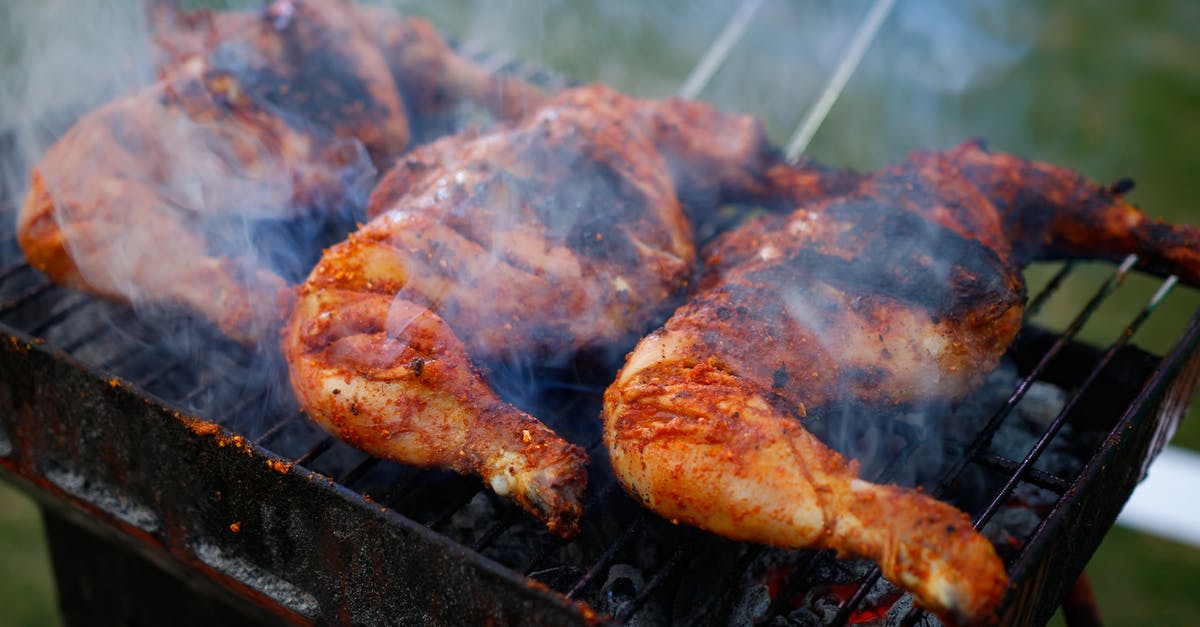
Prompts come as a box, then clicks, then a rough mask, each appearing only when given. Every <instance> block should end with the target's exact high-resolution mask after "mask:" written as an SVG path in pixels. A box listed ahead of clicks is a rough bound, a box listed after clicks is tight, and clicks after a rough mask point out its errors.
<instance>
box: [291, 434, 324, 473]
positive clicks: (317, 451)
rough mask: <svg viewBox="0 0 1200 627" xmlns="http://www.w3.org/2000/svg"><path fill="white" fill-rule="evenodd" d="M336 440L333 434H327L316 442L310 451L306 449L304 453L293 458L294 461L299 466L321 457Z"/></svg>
mask: <svg viewBox="0 0 1200 627" xmlns="http://www.w3.org/2000/svg"><path fill="white" fill-rule="evenodd" d="M334 442H335V440H334V438H333V436H331V435H330V436H325V438H323V439H322V440H321V441H320V442H317V443H316V444H314V445H313V447H312V448H310V449H308V451H306V452H305V453H304V454H303V455H301V456H300V457H297V458H296V459H294V460H292V463H293V464H296V465H297V466H303V465H305V464H307V463H308V462H311V461H312V460H314V459H316V458H318V457H320V456H321V454H322V453H324V452H325V451H328V450H329V449H330V448H331V447H332V446H333V444H334Z"/></svg>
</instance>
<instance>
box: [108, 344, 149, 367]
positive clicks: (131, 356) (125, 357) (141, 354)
mask: <svg viewBox="0 0 1200 627" xmlns="http://www.w3.org/2000/svg"><path fill="white" fill-rule="evenodd" d="M151 352H153V349H151V348H148V347H146V345H144V344H142V345H139V346H138V347H137V348H136V349H135V350H131V351H121V352H120V353H117V354H116V355H113V356H112V357H109V358H108V359H105V360H104V361H101V362H100V363H99V364H97V365H96V368H97V369H99V370H103V371H105V372H120V371H122V370H124V369H125V367H126V366H127V365H129V364H132V363H140V362H141V361H142V360H144V359H146V357H147V356H148V355H149V354H150V353H151Z"/></svg>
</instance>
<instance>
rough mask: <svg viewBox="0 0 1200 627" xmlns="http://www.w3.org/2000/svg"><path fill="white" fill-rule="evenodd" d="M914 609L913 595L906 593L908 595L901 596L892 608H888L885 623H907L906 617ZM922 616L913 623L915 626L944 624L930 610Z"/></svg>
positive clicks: (936, 626)
mask: <svg viewBox="0 0 1200 627" xmlns="http://www.w3.org/2000/svg"><path fill="white" fill-rule="evenodd" d="M912 609H913V598H912V595H908V594H906V595H904V596H902V597H900V599H899V600H897V601H896V602H895V603H894V604H892V607H891V609H889V610H888V612H887V617H886V618H885V619H884V624H885V625H903V624H907V623H906V622H905V621H904V617H906V616H908V613H909V612H911V611H912ZM920 616H921V617H920V618H918V619H917V622H916V623H913V625H914V626H915V627H940V625H941V624H942V623H941V621H939V620H938V619H937V618H936V617H935V616H934V615H933V614H930V613H929V612H922V613H921V615H920Z"/></svg>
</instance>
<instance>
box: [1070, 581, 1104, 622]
mask: <svg viewBox="0 0 1200 627" xmlns="http://www.w3.org/2000/svg"><path fill="white" fill-rule="evenodd" d="M1062 609H1063V620H1064V621H1066V623H1067V627H1102V625H1104V621H1102V620H1100V609H1099V608H1098V607H1096V595H1095V594H1094V593H1093V592H1092V580H1091V579H1088V576H1087V573H1086V572H1082V573H1079V579H1076V580H1075V583H1074V584H1073V585H1072V586H1071V590H1070V591H1069V592H1067V598H1065V599H1063V604H1062Z"/></svg>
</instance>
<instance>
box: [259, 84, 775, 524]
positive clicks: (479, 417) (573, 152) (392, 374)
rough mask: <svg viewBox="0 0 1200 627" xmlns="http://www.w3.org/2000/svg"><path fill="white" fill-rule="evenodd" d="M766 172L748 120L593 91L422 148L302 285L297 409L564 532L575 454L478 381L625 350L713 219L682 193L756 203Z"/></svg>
mask: <svg viewBox="0 0 1200 627" xmlns="http://www.w3.org/2000/svg"><path fill="white" fill-rule="evenodd" d="M696 134H700V135H696ZM696 136H710V137H716V136H719V137H722V139H723V141H721V142H712V143H704V142H694V140H693V139H692V138H693V137H696ZM776 158H777V154H776V153H775V151H774V150H772V149H770V148H769V146H768V145H767V143H766V141H765V139H764V136H763V132H762V129H761V126H760V125H759V124H758V123H756V122H755V121H753V120H752V119H751V118H747V117H735V116H726V115H722V114H720V113H718V112H716V111H715V110H713V109H711V108H710V107H707V106H705V105H701V104H696V103H689V102H683V101H679V100H671V101H664V102H656V101H637V100H633V99H631V98H627V97H625V96H622V95H620V94H618V93H617V92H615V91H613V90H611V89H608V88H605V87H602V86H590V87H582V88H577V89H573V90H568V91H566V92H564V93H562V94H559V95H557V96H555V97H553V98H552V99H550V100H549V101H548V102H546V103H545V104H544V105H543V106H542V107H540V108H538V109H536V110H535V111H533V112H532V113H530V114H529V115H528V116H526V117H525V118H524V119H523V120H522V121H521V122H520V123H518V124H514V125H504V126H501V127H500V128H497V129H495V130H493V131H491V132H488V133H484V134H480V135H477V136H466V135H460V136H455V137H449V138H445V139H442V140H439V141H436V142H433V143H431V144H428V145H425V146H421V147H419V148H417V149H416V150H414V151H413V152H412V153H410V154H409V155H408V156H406V157H405V158H404V159H402V160H401V161H400V163H398V164H397V166H396V167H395V168H394V169H393V170H392V171H391V172H389V173H388V175H387V176H386V177H385V178H384V180H383V181H382V182H381V183H380V185H379V187H378V188H377V189H376V191H375V192H374V193H373V194H372V197H371V200H370V202H369V204H368V213H369V215H371V216H373V219H372V220H371V221H370V222H369V223H367V224H365V225H364V226H362V227H361V228H360V229H359V230H358V231H357V232H355V233H353V234H352V235H351V236H350V237H349V238H348V239H347V240H346V241H345V242H343V243H341V244H338V245H336V246H334V247H332V248H330V249H329V250H328V251H327V252H326V254H325V255H324V257H323V258H322V259H321V261H320V262H319V263H318V265H317V266H316V268H315V269H314V270H313V272H312V274H311V275H310V276H309V278H308V281H307V282H305V283H304V284H303V285H302V286H301V287H300V288H299V290H298V297H297V301H296V306H295V309H294V312H293V313H292V315H291V318H290V319H289V320H288V321H287V323H286V324H285V326H284V332H283V341H282V348H283V351H284V356H285V358H286V360H287V362H288V364H289V368H290V378H291V383H292V387H293V389H294V390H295V392H296V396H297V398H298V399H299V400H300V404H301V406H302V407H303V408H304V409H305V411H306V412H307V413H308V414H309V415H310V416H311V417H312V418H313V419H314V420H316V421H317V422H318V423H320V424H321V425H322V426H324V427H325V428H326V429H327V430H329V431H330V432H332V433H334V434H336V435H337V436H338V437H340V438H341V439H343V440H345V441H347V442H349V443H351V444H353V445H355V446H358V447H359V448H361V449H363V450H366V451H368V452H370V453H372V454H374V455H377V456H380V457H385V458H391V459H395V460H399V461H402V462H406V463H410V464H417V465H423V466H439V467H446V468H452V469H454V470H455V471H458V472H460V473H465V474H475V475H479V476H481V477H482V478H483V480H484V481H485V482H486V483H487V484H488V485H489V486H491V488H492V489H493V490H495V491H496V492H497V493H498V494H501V495H507V496H509V497H511V498H513V499H514V500H516V501H517V502H518V503H519V504H520V505H521V506H523V507H524V508H525V509H527V510H528V511H530V512H531V513H533V514H534V515H535V516H537V517H538V518H540V519H541V520H543V521H544V522H545V523H546V524H547V526H548V527H549V528H550V529H551V530H553V531H555V532H557V533H559V534H562V535H564V536H566V535H571V534H573V533H575V532H576V531H577V528H578V523H577V520H578V518H579V516H580V514H581V506H580V502H579V498H580V494H581V492H582V490H583V488H584V484H585V481H586V473H585V455H584V452H583V451H582V450H581V449H580V448H578V447H576V446H574V445H572V444H569V443H567V442H565V441H563V440H562V439H560V438H559V437H558V436H556V435H555V434H554V433H553V432H552V431H551V430H550V429H548V428H547V427H545V426H544V425H543V424H542V423H541V422H539V421H538V420H537V419H536V418H534V417H533V416H531V415H529V414H527V413H525V412H523V411H521V410H519V409H517V408H516V407H514V406H512V405H510V404H508V403H506V402H504V401H502V400H501V399H500V398H499V397H498V396H497V394H496V393H495V392H494V391H493V389H492V387H491V386H490V384H489V383H488V380H487V375H486V373H485V371H484V368H485V367H487V365H488V364H489V363H496V362H505V361H506V360H509V359H511V358H517V359H523V360H526V362H528V361H533V362H536V363H552V362H557V361H562V360H564V359H565V358H567V356H569V355H572V354H575V353H577V352H578V351H581V350H586V349H588V348H594V347H610V346H613V345H619V344H620V343H622V342H627V344H626V345H629V344H631V343H632V342H633V341H634V340H635V339H636V337H638V336H639V335H640V334H641V333H643V332H644V331H645V329H646V328H647V326H649V325H650V324H651V323H652V321H653V320H654V319H655V317H656V316H660V315H665V313H666V312H667V311H669V303H670V301H671V298H672V296H674V295H676V294H677V293H679V292H680V291H681V290H682V288H683V287H684V285H685V284H686V282H687V281H688V279H689V273H690V272H691V268H692V266H693V263H694V261H695V245H694V243H693V240H692V229H691V223H690V221H689V219H688V216H689V215H691V216H694V217H702V216H703V214H704V207H699V206H696V205H689V206H688V207H687V209H686V210H685V208H684V207H683V206H681V203H680V200H679V198H680V196H681V195H682V196H687V197H691V198H701V197H703V198H708V199H709V200H717V199H719V198H722V197H726V196H731V195H734V194H740V193H746V194H755V193H761V190H758V191H756V190H755V188H754V184H753V182H754V181H761V180H762V175H761V173H760V174H758V175H757V176H756V175H754V174H753V173H752V170H753V169H755V168H757V169H760V170H761V169H764V168H765V167H766V165H767V164H768V163H770V162H772V161H774V160H776ZM693 166H694V167H693ZM701 170H702V171H704V172H705V173H706V174H707V175H708V176H711V177H712V178H711V179H706V180H699V179H695V178H692V176H691V175H688V174H687V172H689V171H691V172H695V171H701ZM708 208H709V209H711V208H712V207H711V206H710V207H708Z"/></svg>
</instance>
